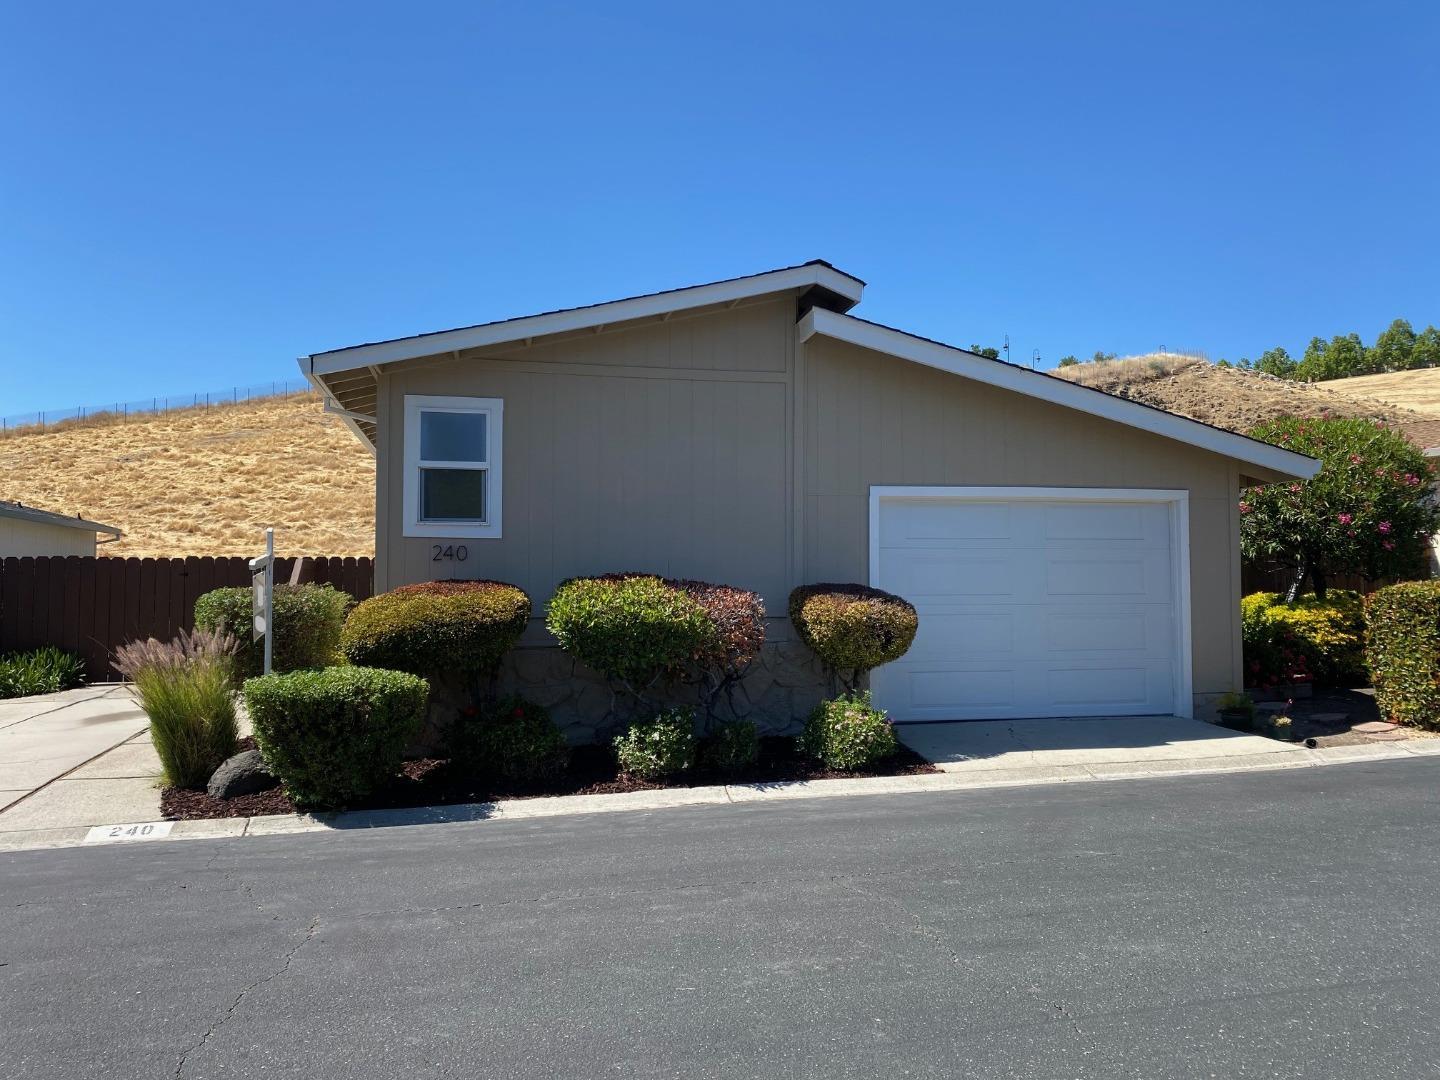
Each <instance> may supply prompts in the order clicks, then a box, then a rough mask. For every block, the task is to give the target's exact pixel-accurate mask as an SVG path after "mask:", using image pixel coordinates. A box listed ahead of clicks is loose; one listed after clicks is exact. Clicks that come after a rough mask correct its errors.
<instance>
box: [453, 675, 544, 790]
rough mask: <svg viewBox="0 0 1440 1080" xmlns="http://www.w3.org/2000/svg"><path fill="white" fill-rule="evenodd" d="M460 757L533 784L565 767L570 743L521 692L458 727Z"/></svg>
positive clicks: (487, 771)
mask: <svg viewBox="0 0 1440 1080" xmlns="http://www.w3.org/2000/svg"><path fill="white" fill-rule="evenodd" d="M455 739H456V757H457V758H459V760H460V761H461V762H462V763H463V764H465V765H466V766H468V767H469V768H472V769H474V770H475V771H476V772H479V773H481V774H483V775H486V776H493V777H496V778H497V779H500V780H510V781H516V782H520V783H528V782H532V781H536V780H548V779H551V778H552V777H555V776H559V775H560V774H561V773H562V772H564V771H565V766H566V765H567V764H568V763H569V761H570V747H569V745H568V744H567V743H566V742H565V736H564V735H563V734H561V732H560V729H559V728H557V727H556V726H555V724H554V723H553V722H552V721H551V719H550V714H549V713H548V712H547V711H546V710H545V709H544V708H542V707H541V706H539V705H536V704H535V703H533V702H530V701H526V700H525V699H524V698H522V697H518V696H514V695H512V696H510V697H506V698H501V699H500V700H499V701H498V702H496V703H495V705H494V706H492V707H491V708H489V709H486V710H485V711H484V712H483V713H482V714H481V715H480V716H478V717H476V718H474V719H462V720H461V721H460V723H459V725H458V727H457V729H456V733H455Z"/></svg>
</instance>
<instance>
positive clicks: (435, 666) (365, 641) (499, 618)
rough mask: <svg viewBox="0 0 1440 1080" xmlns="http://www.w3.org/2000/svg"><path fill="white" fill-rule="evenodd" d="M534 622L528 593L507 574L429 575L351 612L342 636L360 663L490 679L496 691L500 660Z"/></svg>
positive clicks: (346, 652) (349, 654) (346, 650)
mask: <svg viewBox="0 0 1440 1080" xmlns="http://www.w3.org/2000/svg"><path fill="white" fill-rule="evenodd" d="M529 621H530V597H529V596H528V595H526V593H525V590H523V589H521V588H519V587H518V586H515V585H509V584H506V583H505V582H503V581H429V582H423V583H421V584H418V585H403V586H401V587H400V588H398V589H391V590H390V591H389V592H386V593H381V594H380V595H379V596H372V597H371V598H370V599H368V600H364V601H362V602H361V603H360V604H358V605H357V606H356V607H355V610H354V611H352V612H350V615H349V617H348V618H347V619H346V620H345V628H344V631H343V632H342V634H341V637H340V648H341V651H342V652H343V653H344V655H345V658H346V659H347V660H349V661H350V663H352V664H357V665H359V666H361V667H378V668H389V669H391V670H394V671H406V672H409V673H410V674H412V675H420V676H426V677H433V676H438V675H445V674H451V673H453V674H455V675H458V676H460V677H461V678H463V679H465V680H467V681H470V682H472V683H473V682H475V681H477V680H478V681H479V682H481V683H484V684H485V691H486V693H484V694H482V695H480V696H482V697H493V696H494V695H493V684H494V679H495V675H496V673H497V672H498V671H499V668H500V661H501V660H502V659H504V657H505V654H506V653H507V652H509V651H510V650H511V649H512V648H514V647H515V643H516V642H517V641H519V640H520V635H521V634H522V633H524V631H525V626H526V624H527V623H529Z"/></svg>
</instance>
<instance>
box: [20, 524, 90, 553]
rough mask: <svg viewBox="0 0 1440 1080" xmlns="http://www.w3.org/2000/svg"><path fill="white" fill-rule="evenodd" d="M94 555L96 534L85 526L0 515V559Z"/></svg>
mask: <svg viewBox="0 0 1440 1080" xmlns="http://www.w3.org/2000/svg"><path fill="white" fill-rule="evenodd" d="M94 554H95V534H94V533H93V532H90V531H89V530H87V529H72V528H70V526H68V525H46V524H44V523H43V522H39V521H24V520H21V519H19V518H10V517H0V558H11V557H14V558H25V557H27V556H40V555H94Z"/></svg>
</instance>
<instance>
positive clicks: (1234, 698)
mask: <svg viewBox="0 0 1440 1080" xmlns="http://www.w3.org/2000/svg"><path fill="white" fill-rule="evenodd" d="M1215 708H1216V709H1217V710H1219V711H1220V712H1229V713H1245V714H1246V715H1247V716H1254V715H1255V702H1253V701H1251V700H1250V695H1249V694H1242V693H1239V692H1237V691H1234V690H1232V691H1230V692H1229V693H1228V694H1221V695H1220V697H1219V698H1218V699H1217V700H1216V702H1215Z"/></svg>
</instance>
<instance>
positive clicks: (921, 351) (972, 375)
mask: <svg viewBox="0 0 1440 1080" xmlns="http://www.w3.org/2000/svg"><path fill="white" fill-rule="evenodd" d="M797 330H798V332H799V335H800V340H801V341H802V342H804V341H809V340H810V338H812V337H814V336H815V335H816V334H819V335H822V336H824V337H828V338H834V339H835V340H837V341H844V342H848V343H849V344H851V345H858V346H860V347H861V348H864V349H872V350H874V351H875V352H880V353H887V354H889V355H891V356H898V357H900V358H901V359H903V360H910V361H913V362H914V363H917V364H925V365H926V366H928V367H933V368H938V369H940V370H941V371H948V372H950V373H952V374H955V375H962V376H964V377H965V378H967V379H974V380H975V381H976V382H981V383H986V384H988V385H990V386H997V387H1000V388H1002V389H1005V390H1013V391H1015V392H1016V393H1018V394H1025V395H1027V396H1028V397H1033V398H1039V399H1040V400H1041V401H1048V402H1050V403H1052V404H1055V405H1064V406H1066V407H1068V408H1071V409H1078V410H1079V411H1080V412H1085V413H1089V414H1090V415H1092V416H1098V417H1101V418H1103V419H1106V420H1113V421H1115V422H1116V423H1119V424H1125V425H1126V426H1127V427H1133V428H1139V429H1140V430H1142V431H1149V432H1151V433H1153V434H1156V435H1161V436H1164V437H1165V438H1167V439H1174V440H1176V441H1177V442H1182V443H1188V444H1189V445H1191V446H1196V447H1199V448H1200V449H1202V450H1209V451H1211V452H1212V453H1216V454H1221V455H1223V456H1225V457H1228V458H1233V459H1235V460H1236V461H1243V462H1246V463H1247V464H1250V465H1254V466H1257V467H1259V468H1263V469H1269V470H1272V471H1274V472H1276V473H1279V474H1280V475H1282V476H1285V477H1296V478H1299V479H1302V480H1308V479H1310V477H1312V476H1314V475H1315V474H1316V473H1317V472H1319V471H1320V463H1319V462H1318V461H1316V460H1315V459H1314V458H1310V457H1306V456H1305V455H1304V454H1297V453H1295V452H1293V451H1291V450H1282V449H1281V448H1280V447H1278V446H1270V445H1269V444H1268V443H1262V442H1260V441H1259V440H1256V439H1250V438H1247V437H1246V436H1244V435H1237V434H1235V433H1234V432H1231V431H1225V430H1224V429H1223V428H1217V427H1211V426H1210V425H1209V424H1202V423H1200V422H1199V421H1198V420H1191V419H1189V418H1187V417H1184V416H1177V415H1176V414H1174V413H1169V412H1165V411H1164V410H1162V409H1152V408H1150V407H1149V406H1146V405H1139V404H1136V403H1135V402H1133V401H1127V400H1125V399H1124V398H1121V397H1115V396H1114V395H1113V394H1106V393H1103V392H1102V391H1099V390H1092V389H1091V388H1089V387H1086V386H1078V385H1076V384H1075V383H1072V382H1067V381H1066V380H1064V379H1061V378H1058V377H1056V376H1053V375H1044V374H1041V373H1040V372H1036V371H1030V370H1027V369H1026V368H1019V367H1015V366H1014V365H1013V364H1007V363H1003V362H1001V361H999V360H990V359H987V358H985V357H981V356H976V355H975V354H973V353H969V352H966V351H965V350H964V349H957V348H955V347H954V346H951V345H942V344H940V343H939V342H938V341H930V340H928V339H925V338H919V337H916V336H914V335H913V334H907V333H905V332H904V331H903V330H896V329H894V328H893V327H888V326H880V325H879V324H877V323H872V322H866V321H865V320H864V319H857V318H855V317H854V316H853V315H839V314H836V313H835V312H833V311H825V310H824V309H822V308H816V309H814V310H812V311H809V312H807V313H806V315H805V317H804V318H803V319H801V320H800V322H799V324H798V325H797Z"/></svg>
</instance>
